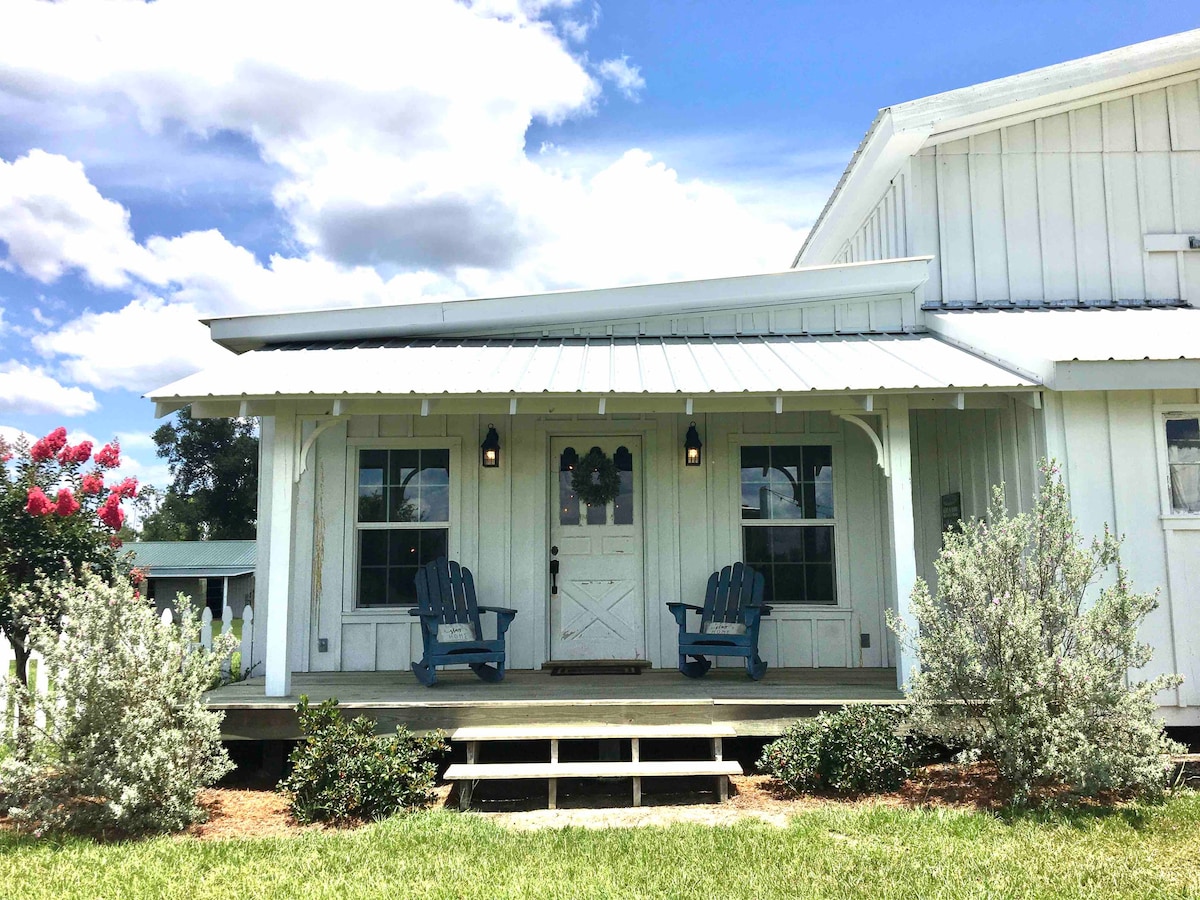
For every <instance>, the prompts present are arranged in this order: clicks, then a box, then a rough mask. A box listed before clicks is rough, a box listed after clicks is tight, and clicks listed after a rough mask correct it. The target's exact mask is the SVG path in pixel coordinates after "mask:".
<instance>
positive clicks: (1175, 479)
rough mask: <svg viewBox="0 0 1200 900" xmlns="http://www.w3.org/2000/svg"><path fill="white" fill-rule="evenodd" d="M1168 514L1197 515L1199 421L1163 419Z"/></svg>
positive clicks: (1199, 497) (1199, 494)
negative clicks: (1169, 510) (1168, 473)
mask: <svg viewBox="0 0 1200 900" xmlns="http://www.w3.org/2000/svg"><path fill="white" fill-rule="evenodd" d="M1166 429H1167V462H1168V463H1169V466H1168V468H1169V470H1170V487H1171V511H1172V512H1174V513H1200V418H1195V419H1167V421H1166Z"/></svg>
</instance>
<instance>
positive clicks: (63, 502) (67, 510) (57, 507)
mask: <svg viewBox="0 0 1200 900" xmlns="http://www.w3.org/2000/svg"><path fill="white" fill-rule="evenodd" d="M54 511H55V512H56V513H58V514H59V515H60V516H62V517H63V518H66V517H67V516H70V515H74V514H75V513H77V512H79V501H78V500H76V499H75V495H74V494H72V493H71V489H70V488H62V489H60V490H59V492H58V501H57V502H56V503H55V504H54Z"/></svg>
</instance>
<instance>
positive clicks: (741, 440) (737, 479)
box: [729, 432, 853, 613]
mask: <svg viewBox="0 0 1200 900" xmlns="http://www.w3.org/2000/svg"><path fill="white" fill-rule="evenodd" d="M774 446H788V447H829V448H831V450H832V453H833V518H832V519H787V520H786V521H784V524H790V525H832V526H833V552H834V561H833V577H834V592H835V594H836V595H837V603H779V602H778V601H777V602H776V608H777V609H779V610H780V611H787V610H804V611H805V612H806V613H809V612H817V611H820V610H827V611H834V610H841V611H844V612H847V613H848V612H850V610H851V609H852V608H853V604H852V603H851V602H850V598H849V597H848V596H847V594H848V593H849V590H850V568H849V546H848V544H847V542H848V540H849V536H848V534H847V531H848V529H847V527H846V525H847V519H846V512H847V509H846V502H847V500H846V454H845V452H844V449H845V448H844V444H843V440H842V437H841V435H838V434H783V433H775V434H746V433H744V432H739V433H737V434H731V435H730V436H729V484H730V509H731V510H732V520H733V529H732V534H733V541H734V546H733V547H732V548H731V549H732V551H733V558H734V559H739V560H742V562H745V559H744V558H743V557H744V555H745V548H744V546H743V542H742V526H743V525H744V524H745V523H744V522H743V520H742V447H774Z"/></svg>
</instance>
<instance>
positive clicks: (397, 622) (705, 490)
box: [256, 412, 891, 671]
mask: <svg viewBox="0 0 1200 900" xmlns="http://www.w3.org/2000/svg"><path fill="white" fill-rule="evenodd" d="M693 418H694V419H695V421H696V422H697V425H698V427H699V429H700V431H701V434H702V438H703V440H704V461H705V465H704V466H703V467H701V468H700V469H688V468H686V467H685V466H683V464H682V449H681V448H682V446H683V435H684V433H685V431H686V430H687V426H688V423H689V421H691V420H692V419H693ZM489 422H492V423H494V424H495V426H496V428H497V430H498V432H499V433H500V440H501V446H502V451H501V453H502V460H503V462H502V465H501V466H500V468H499V469H495V470H486V471H485V470H483V469H482V468H481V467H480V466H479V464H478V455H477V452H476V448H477V447H478V445H479V442H480V441H481V440H482V435H483V434H484V432H485V431H486V428H487V426H488V424H489ZM309 427H311V426H309ZM591 429H595V430H607V431H609V432H610V433H613V432H615V433H622V432H628V433H639V434H643V435H645V438H644V443H643V445H644V448H645V451H644V453H645V459H644V462H643V467H642V469H641V477H642V481H643V483H642V485H641V488H640V489H641V490H642V491H643V492H644V494H643V497H644V510H645V513H644V521H645V524H646V528H645V534H646V542H647V543H646V553H645V560H646V571H645V579H646V580H645V586H646V589H645V596H646V635H647V654H648V656H649V657H650V659H651V660H652V661H653V662H654V664H655V665H656V666H662V667H667V668H671V667H673V666H674V665H675V658H676V654H677V626H676V625H675V622H674V619H673V618H672V617H671V616H670V614H669V613H668V611H667V609H666V603H667V601H668V600H674V599H678V598H683V599H685V600H689V601H691V602H696V603H699V602H702V600H703V596H704V588H705V584H706V582H707V579H708V576H709V574H710V573H711V572H712V571H713V570H715V569H717V568H720V567H721V566H723V565H727V564H729V563H731V562H734V561H736V560H737V559H740V557H741V532H740V523H739V521H738V518H737V516H738V514H739V513H738V509H737V508H736V507H735V506H734V499H733V498H734V494H735V492H736V490H737V487H736V484H737V482H736V478H737V470H736V462H735V461H734V459H733V457H732V456H731V448H732V447H733V442H731V438H732V437H734V436H736V435H743V436H744V437H743V442H745V443H752V442H753V441H755V440H756V439H758V436H760V435H772V436H775V439H777V440H786V439H787V438H789V437H794V438H796V439H797V440H805V439H808V440H812V441H815V442H824V441H826V440H828V441H829V442H830V443H833V444H835V445H837V446H838V447H840V448H841V449H840V452H841V454H842V457H841V459H842V468H843V471H842V472H841V473H840V474H839V476H838V477H839V478H840V479H841V487H840V488H839V490H840V491H841V494H840V495H839V498H838V500H839V502H841V503H842V504H843V506H842V508H841V509H840V511H839V518H840V519H841V522H842V524H841V527H842V528H844V529H845V533H844V534H843V535H842V536H841V537H840V539H839V546H838V549H839V550H843V551H844V550H845V548H850V549H849V551H848V554H844V555H845V556H846V558H843V559H842V560H841V561H840V563H841V564H840V567H839V575H840V580H839V594H840V597H841V604H840V605H839V606H838V607H796V606H786V605H785V606H780V607H776V611H775V613H774V614H773V615H772V617H771V618H770V619H769V620H768V624H767V625H766V626H765V627H764V630H763V633H762V639H761V640H762V650H763V655H764V657H765V658H766V659H767V660H768V662H770V663H771V664H773V665H777V666H860V665H863V666H881V665H889V664H891V660H890V656H889V654H888V649H887V633H886V628H885V624H884V608H885V603H886V601H885V596H886V592H887V588H886V584H887V580H886V571H887V553H886V543H887V541H886V534H885V528H886V516H885V515H884V510H885V508H886V507H885V503H884V499H883V498H884V494H885V484H884V481H883V478H882V476H881V474H880V471H879V469H878V467H877V466H876V464H875V455H874V448H873V447H872V445H871V443H870V441H869V440H868V439H867V438H866V436H865V435H863V434H862V433H861V432H860V431H859V430H858V429H857V428H854V427H850V426H846V425H845V424H844V423H842V422H841V421H840V420H838V419H836V418H834V417H833V416H831V415H830V414H829V413H825V412H812V413H799V412H798V413H783V414H781V415H775V414H773V413H741V414H738V413H725V414H709V415H697V416H694V417H691V418H689V417H686V416H675V415H629V416H626V417H621V416H608V417H599V416H578V417H570V416H562V417H553V416H546V417H535V416H517V417H506V416H505V417H486V418H484V417H476V416H436V415H430V416H427V417H421V416H411V415H395V416H354V417H352V418H351V419H350V421H349V424H348V426H347V425H338V426H336V427H334V428H332V429H330V430H328V431H326V432H324V433H323V434H322V435H321V437H320V438H319V439H318V441H317V444H316V446H315V447H314V449H313V452H312V454H311V458H310V460H309V466H308V471H307V472H306V474H305V475H304V476H303V477H302V478H301V482H300V485H299V487H298V495H297V496H298V499H297V510H298V513H297V527H296V540H297V544H296V549H295V557H294V558H295V559H296V566H295V570H294V572H293V577H292V603H293V606H292V616H293V621H294V622H295V623H296V624H295V629H296V630H295V632H294V635H295V637H296V638H297V640H296V644H294V645H293V654H292V665H293V667H294V668H295V670H296V671H370V670H405V669H407V668H408V666H409V664H410V662H411V661H412V660H414V659H418V658H419V657H420V653H421V641H420V633H419V630H418V627H419V626H418V624H417V623H416V621H415V620H413V619H411V618H410V617H409V616H408V615H407V610H404V611H388V610H378V609H376V610H361V611H360V610H354V609H353V608H352V603H351V602H350V591H351V589H352V584H351V580H350V579H349V578H348V577H347V573H348V572H349V571H350V570H351V568H352V566H350V565H347V560H346V558H345V553H346V552H347V548H349V547H352V541H347V539H346V538H347V528H348V527H352V525H353V523H352V520H351V518H350V516H351V515H352V511H349V510H347V508H346V505H347V500H346V498H347V496H348V491H347V487H348V482H347V480H348V479H351V478H353V477H354V472H353V471H351V470H350V469H349V467H348V454H347V441H348V440H350V441H353V440H354V439H360V438H361V439H373V438H394V439H396V441H397V442H403V441H404V440H405V439H408V438H411V437H426V436H434V437H445V438H447V439H448V440H457V441H459V442H460V444H461V447H462V454H461V463H460V465H459V467H458V471H457V472H456V473H454V475H453V476H452V477H454V478H457V479H459V481H460V489H461V502H460V504H459V507H460V508H459V509H458V510H457V511H456V512H457V515H458V519H457V525H456V527H455V529H454V530H453V532H452V537H451V540H452V547H451V552H452V553H453V554H454V555H455V556H456V557H457V558H458V559H459V560H461V561H462V562H463V563H464V564H465V565H467V566H469V567H470V568H471V569H472V570H473V571H474V573H475V577H476V584H477V588H478V592H479V595H480V597H481V598H487V602H489V603H492V604H494V605H502V606H512V607H514V608H516V609H518V610H519V611H520V615H519V616H518V618H517V620H516V622H515V623H514V625H513V627H512V628H511V629H510V630H509V633H508V641H509V644H508V651H509V665H510V666H511V667H513V668H537V667H538V666H540V665H541V663H542V662H543V661H544V660H545V659H546V654H547V652H548V642H547V622H546V596H547V594H548V586H547V575H546V571H547V565H546V560H547V559H548V555H547V550H548V540H549V537H548V527H547V526H548V522H547V515H548V513H547V505H548V493H547V492H548V488H549V483H548V478H547V471H546V462H547V446H548V435H549V434H550V433H552V432H555V431H557V432H567V431H578V432H579V433H581V434H586V433H587V432H588V431H589V430H591ZM454 514H455V512H452V517H453V516H454ZM256 611H257V610H256ZM862 633H867V634H870V636H871V647H870V648H869V649H861V648H860V647H859V643H860V639H859V635H860V634H862ZM321 638H325V639H327V640H328V642H329V643H328V646H329V649H328V651H327V652H324V653H322V652H319V650H318V640H319V639H321Z"/></svg>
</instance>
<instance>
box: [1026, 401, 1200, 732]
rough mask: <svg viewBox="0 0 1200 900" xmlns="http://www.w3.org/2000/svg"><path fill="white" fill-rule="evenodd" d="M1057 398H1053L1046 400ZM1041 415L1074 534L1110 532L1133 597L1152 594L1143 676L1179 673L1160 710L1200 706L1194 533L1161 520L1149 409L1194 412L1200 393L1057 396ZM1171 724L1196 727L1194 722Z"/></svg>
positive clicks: (1155, 422)
mask: <svg viewBox="0 0 1200 900" xmlns="http://www.w3.org/2000/svg"><path fill="white" fill-rule="evenodd" d="M1051 396H1055V395H1051ZM1057 398H1058V401H1059V402H1057V403H1056V404H1055V405H1054V407H1053V408H1052V410H1051V411H1050V412H1052V414H1048V415H1047V421H1046V428H1047V438H1048V440H1049V441H1051V442H1052V443H1053V444H1055V445H1057V446H1058V447H1059V449H1058V450H1057V451H1056V455H1057V456H1058V458H1059V460H1060V462H1061V463H1062V464H1063V472H1064V475H1065V478H1066V483H1067V487H1068V489H1069V490H1070V492H1071V506H1072V511H1073V512H1074V514H1075V517H1076V520H1077V525H1078V527H1079V529H1080V531H1082V532H1083V534H1084V535H1090V534H1098V533H1099V532H1100V531H1101V530H1102V529H1103V527H1104V525H1105V524H1107V525H1108V526H1109V527H1110V528H1111V529H1112V530H1113V531H1114V532H1116V533H1117V534H1119V535H1122V536H1123V537H1124V543H1123V545H1122V549H1121V557H1122V560H1123V562H1124V564H1125V565H1126V567H1127V568H1128V569H1129V574H1130V578H1131V579H1132V582H1133V585H1134V587H1135V588H1136V589H1138V590H1141V591H1154V590H1158V591H1159V606H1158V609H1156V610H1155V611H1154V612H1152V613H1151V614H1150V616H1149V618H1148V619H1147V621H1146V624H1145V625H1144V627H1143V629H1142V633H1141V638H1142V640H1145V641H1147V642H1149V643H1150V644H1152V645H1153V647H1154V658H1153V660H1152V661H1151V663H1150V666H1149V668H1148V670H1146V671H1148V672H1149V674H1158V673H1161V672H1179V673H1180V674H1182V675H1183V676H1184V682H1183V685H1182V686H1181V687H1180V688H1179V689H1178V691H1175V692H1166V693H1165V694H1164V695H1163V696H1160V697H1159V702H1160V703H1161V704H1163V705H1164V706H1169V705H1173V704H1176V703H1178V704H1179V705H1181V706H1187V707H1193V708H1194V707H1197V706H1200V637H1198V636H1200V529H1194V528H1193V529H1186V528H1181V529H1175V528H1172V527H1170V523H1168V522H1164V521H1163V520H1162V519H1161V514H1162V507H1161V493H1160V483H1161V480H1162V479H1163V478H1164V477H1166V473H1165V472H1163V471H1162V468H1161V465H1160V460H1159V458H1158V450H1157V444H1156V438H1157V433H1158V429H1159V428H1161V427H1162V424H1161V422H1160V421H1159V419H1158V417H1157V416H1156V415H1155V411H1154V407H1155V405H1156V404H1171V403H1185V404H1193V403H1200V391H1195V390H1184V391H1108V392H1100V391H1091V392H1077V393H1064V394H1060V395H1057ZM1168 721H1177V722H1178V723H1179V724H1196V720H1195V717H1194V716H1192V717H1191V718H1189V719H1186V720H1171V719H1169V720H1168Z"/></svg>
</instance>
